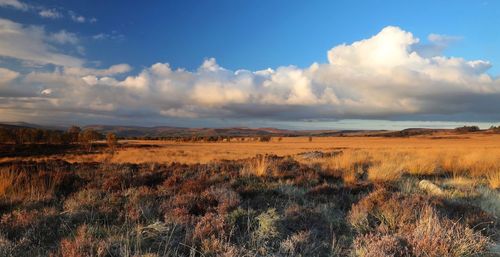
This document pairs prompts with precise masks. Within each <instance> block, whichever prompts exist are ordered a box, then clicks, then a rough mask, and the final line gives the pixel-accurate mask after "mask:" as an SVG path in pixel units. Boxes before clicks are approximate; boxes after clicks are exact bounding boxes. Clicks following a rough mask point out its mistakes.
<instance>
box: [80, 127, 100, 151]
mask: <svg viewBox="0 0 500 257" xmlns="http://www.w3.org/2000/svg"><path fill="white" fill-rule="evenodd" d="M100 137H101V134H99V133H98V132H96V131H95V130H93V129H85V130H84V131H82V132H80V135H79V137H78V139H79V141H80V142H81V143H82V144H83V145H85V147H86V148H87V150H88V151H89V152H90V151H91V150H92V142H94V141H96V140H98V139H99V138H100Z"/></svg>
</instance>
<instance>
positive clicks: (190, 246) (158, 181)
mask: <svg viewBox="0 0 500 257" xmlns="http://www.w3.org/2000/svg"><path fill="white" fill-rule="evenodd" d="M82 133H83V132H82ZM89 135H90V134H89ZM53 138H59V137H58V136H55V135H54V137H53ZM60 138H62V139H64V135H62V136H61V137H60ZM82 138H84V139H85V135H83V137H82ZM90 138H91V139H96V140H83V141H82V140H80V141H81V142H79V143H70V144H63V145H61V144H57V143H54V142H55V141H54V142H51V143H36V144H21V143H19V142H17V143H5V144H3V145H1V148H0V256H422V257H424V256H425V257H428V256H432V257H438V256H457V257H458V256H499V254H500V247H499V242H500V223H499V221H500V220H499V218H500V134H495V133H489V132H484V131H479V132H472V133H459V132H456V131H441V132H432V133H423V134H417V135H406V134H404V135H402V134H391V135H388V134H382V135H351V136H335V137H316V136H314V137H309V136H297V137H281V136H272V137H269V138H265V139H263V140H261V138H258V137H235V138H231V137H228V138H224V139H222V140H218V141H217V142H209V141H207V140H173V139H169V140H126V139H124V140H118V142H116V139H114V138H109V137H108V140H107V141H108V142H106V140H99V139H97V138H93V137H90ZM110 141H111V143H110Z"/></svg>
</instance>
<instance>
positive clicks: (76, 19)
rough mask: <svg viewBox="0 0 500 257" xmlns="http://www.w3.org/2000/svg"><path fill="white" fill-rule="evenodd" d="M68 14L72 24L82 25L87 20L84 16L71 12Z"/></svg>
mask: <svg viewBox="0 0 500 257" xmlns="http://www.w3.org/2000/svg"><path fill="white" fill-rule="evenodd" d="M68 14H69V17H71V20H73V21H74V22H78V23H84V22H85V21H86V20H87V19H86V18H85V17H84V16H82V15H78V14H76V13H75V12H73V11H69V12H68Z"/></svg>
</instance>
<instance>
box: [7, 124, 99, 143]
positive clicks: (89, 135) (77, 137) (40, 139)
mask: <svg viewBox="0 0 500 257" xmlns="http://www.w3.org/2000/svg"><path fill="white" fill-rule="evenodd" d="M103 138H104V137H103V135H101V134H100V133H98V132H96V131H94V130H93V129H85V130H82V129H81V128H79V127H76V126H72V127H70V128H69V129H68V130H67V131H61V130H51V129H41V128H26V127H1V128H0V143H3V144H73V143H82V144H89V143H90V142H92V141H96V140H100V139H103Z"/></svg>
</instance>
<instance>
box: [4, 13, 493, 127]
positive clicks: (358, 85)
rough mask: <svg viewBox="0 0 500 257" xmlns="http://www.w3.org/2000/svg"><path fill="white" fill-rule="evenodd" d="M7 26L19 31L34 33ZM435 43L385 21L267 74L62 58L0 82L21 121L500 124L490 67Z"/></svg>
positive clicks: (8, 106) (212, 64)
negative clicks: (457, 120) (439, 120)
mask: <svg viewBox="0 0 500 257" xmlns="http://www.w3.org/2000/svg"><path fill="white" fill-rule="evenodd" d="M3 23H4V25H5V24H7V25H8V26H10V27H13V28H14V29H17V30H23V29H24V30H25V29H33V28H23V27H22V26H16V25H13V24H9V23H6V22H5V21H3ZM429 39H430V42H431V44H430V45H424V44H422V43H421V42H420V40H419V39H418V38H416V37H415V36H414V35H413V34H412V33H410V32H407V31H404V30H402V29H401V28H398V27H386V28H384V29H383V30H381V31H380V32H379V33H378V34H376V35H374V36H373V37H371V38H368V39H364V40H360V41H357V42H354V43H351V44H343V45H338V46H335V47H333V48H332V49H330V50H329V51H328V53H327V55H328V63H313V64H312V65H310V66H309V67H307V68H298V67H295V66H282V67H278V68H276V69H267V70H260V71H249V70H237V71H231V70H227V69H225V68H223V67H220V66H219V65H218V64H217V62H216V60H215V59H213V58H210V59H206V60H205V61H204V62H203V63H202V64H201V65H200V67H199V68H198V69H197V70H194V71H188V70H185V69H172V68H171V67H170V65H169V64H168V63H156V64H153V65H151V66H150V67H148V68H145V69H143V70H142V71H139V72H138V73H136V74H130V71H131V69H132V68H131V67H130V66H129V65H127V64H118V65H114V66H111V67H109V68H106V69H95V68H94V69H93V68H84V67H82V65H80V64H81V63H80V62H78V61H77V60H72V59H71V58H67V57H66V56H60V55H59V57H64V58H62V60H64V62H59V61H55V60H56V59H54V58H48V60H51V61H50V62H51V63H54V64H59V65H57V66H56V68H54V69H53V70H51V71H37V72H34V71H33V72H28V73H25V74H21V75H20V74H18V73H17V72H14V71H11V72H14V73H9V74H10V77H9V79H6V80H5V81H3V82H0V83H3V84H4V85H3V86H2V87H0V90H2V91H0V93H1V94H2V97H1V98H0V99H1V101H2V103H1V104H0V113H3V114H4V115H5V116H6V117H7V116H8V115H9V116H8V117H12V116H17V117H22V118H24V119H30V118H33V113H37V114H38V115H37V116H36V117H39V115H46V116H48V117H51V118H57V117H66V116H68V115H72V116H76V117H82V119H84V118H88V117H90V116H95V117H102V118H106V119H125V120H126V119H134V121H138V120H141V119H153V120H158V121H160V120H162V119H169V118H177V119H179V118H180V119H184V118H185V119H190V118H250V119H252V118H259V119H262V118H264V119H271V120H303V119H338V118H396V119H397V118H398V117H399V118H401V117H406V118H411V117H412V116H418V115H422V116H425V115H440V116H441V117H443V118H444V119H446V117H447V116H450V117H451V116H453V117H456V116H457V115H462V114H463V115H470V114H474V117H475V118H478V117H479V119H496V120H500V114H499V112H498V110H500V81H499V80H498V79H497V78H493V77H491V76H490V75H488V74H487V73H486V71H487V70H488V69H489V68H490V66H491V64H490V63H489V62H487V61H483V60H473V61H468V60H464V59H462V58H456V57H446V56H442V55H441V52H442V48H443V47H444V44H446V42H447V41H449V40H452V39H453V40H454V38H450V37H446V36H440V35H435V34H432V35H430V36H429ZM0 41H1V40H0ZM4 41H6V42H7V40H5V39H4ZM0 43H1V42H0ZM42 50H43V49H42ZM11 52H12V51H11ZM45 52H47V51H45ZM0 54H2V53H0ZM3 55H7V54H5V53H4V54H3ZM55 55H57V54H56V53H55ZM7 56H10V57H12V54H11V55H7ZM19 58H23V59H28V60H29V59H30V58H29V57H26V56H24V57H23V56H21V57H19ZM31 60H34V61H39V62H40V61H42V60H44V59H43V58H31ZM57 60H59V59H57ZM67 61H69V62H68V63H66V62H67ZM72 61H76V63H77V64H78V65H71V64H72V63H71V62H72ZM0 72H4V73H5V72H6V71H2V70H0ZM7 72H8V71H7ZM118 74H128V75H127V76H125V77H122V76H117V75H118ZM120 77H121V79H119V78H120ZM5 84H7V85H5ZM464 119H467V117H465V116H464Z"/></svg>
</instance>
